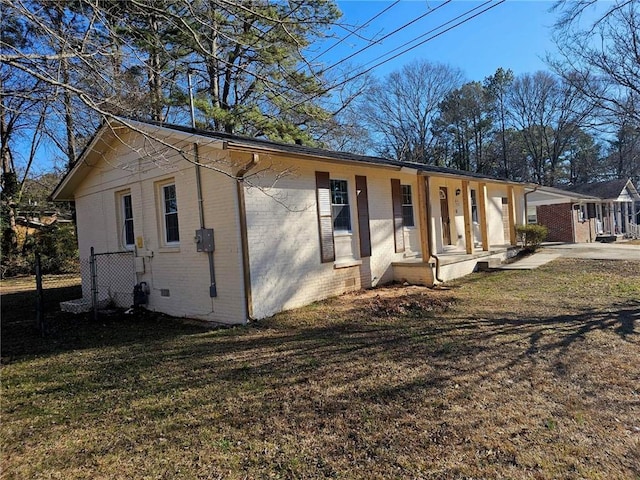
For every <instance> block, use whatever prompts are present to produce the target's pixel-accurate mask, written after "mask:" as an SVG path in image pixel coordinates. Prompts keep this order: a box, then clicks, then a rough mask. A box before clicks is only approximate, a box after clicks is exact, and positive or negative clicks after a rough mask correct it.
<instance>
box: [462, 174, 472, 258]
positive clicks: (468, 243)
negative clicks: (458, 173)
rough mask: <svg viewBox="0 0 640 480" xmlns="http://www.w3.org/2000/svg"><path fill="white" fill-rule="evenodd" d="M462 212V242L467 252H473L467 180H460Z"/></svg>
mask: <svg viewBox="0 0 640 480" xmlns="http://www.w3.org/2000/svg"><path fill="white" fill-rule="evenodd" d="M462 202H463V203H462V214H463V215H464V244H465V248H466V251H467V253H468V254H471V253H473V231H472V225H471V206H470V205H471V197H470V196H469V181H468V180H463V181H462Z"/></svg>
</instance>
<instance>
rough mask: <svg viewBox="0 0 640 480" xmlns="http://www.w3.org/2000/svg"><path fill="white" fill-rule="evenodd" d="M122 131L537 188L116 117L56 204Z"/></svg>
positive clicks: (56, 194) (69, 195) (63, 185)
mask: <svg viewBox="0 0 640 480" xmlns="http://www.w3.org/2000/svg"><path fill="white" fill-rule="evenodd" d="M119 129H127V130H129V131H132V132H135V133H138V134H140V135H143V136H145V137H148V138H150V139H153V140H155V141H157V142H159V143H160V144H161V145H162V144H164V145H165V146H166V147H167V148H174V147H173V145H172V143H171V142H172V141H173V140H176V139H179V140H180V141H181V142H188V143H190V144H194V143H195V144H198V145H201V146H202V145H207V146H214V147H215V148H220V149H226V150H232V151H238V152H247V153H261V152H263V153H268V154H273V155H278V156H282V157H289V158H304V159H308V160H319V161H323V162H330V163H337V164H342V165H344V164H349V165H358V166H367V167H372V168H381V169H386V170H393V171H400V172H402V173H407V174H411V175H419V176H437V177H445V178H455V179H459V180H468V181H475V182H483V183H484V182H486V183H499V184H505V185H517V186H524V187H533V186H534V185H532V184H526V183H522V182H514V181H510V180H506V179H498V178H494V177H489V176H483V175H481V174H476V173H472V172H469V173H467V172H463V171H457V170H453V169H448V168H444V167H431V166H427V165H423V164H418V163H411V162H401V161H395V160H390V159H383V158H378V157H369V156H366V155H355V154H349V153H344V152H334V151H330V150H322V149H318V148H311V147H304V146H298V145H288V144H278V143H276V142H270V141H264V140H261V139H251V138H243V137H238V136H234V135H229V134H224V133H218V132H206V131H202V130H197V129H191V128H187V127H180V126H175V125H172V126H163V125H160V124H156V123H148V122H141V121H137V120H129V119H125V118H120V117H113V118H111V119H109V120H107V121H105V122H104V123H103V124H102V125H101V126H100V128H98V130H97V131H96V133H95V135H94V136H93V138H92V139H91V141H90V142H89V144H88V145H87V147H86V148H85V149H84V150H83V152H82V154H81V155H80V157H79V158H78V161H77V162H76V164H75V165H74V167H73V168H72V169H71V170H70V171H69V172H68V173H67V174H66V175H65V177H64V178H63V179H62V180H61V182H60V183H59V184H58V186H57V187H56V188H55V190H54V191H53V193H52V194H51V198H52V199H53V200H55V201H71V200H74V192H75V191H76V189H77V188H78V186H79V185H80V183H81V182H82V181H83V180H84V178H85V177H86V176H87V175H88V173H89V172H90V171H91V169H92V168H95V167H96V165H97V163H98V162H99V160H100V157H99V155H100V154H101V152H102V150H101V148H102V149H104V148H106V147H107V146H108V145H109V144H110V143H113V142H117V141H120V142H121V143H122V144H125V142H123V141H122V139H121V138H119V137H120V135H119V132H118V130H119Z"/></svg>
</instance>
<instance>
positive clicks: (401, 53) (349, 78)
mask: <svg viewBox="0 0 640 480" xmlns="http://www.w3.org/2000/svg"><path fill="white" fill-rule="evenodd" d="M492 1H493V0H488V1H486V2H485V3H483V4H482V5H480V7H482V6H484V5H487V4H488V3H491V2H492ZM505 1H506V0H500V1H499V2H498V3H495V4H493V5H491V6H489V7H487V8H485V9H484V10H481V11H480V12H478V13H475V14H474V15H472V16H470V17H467V18H465V19H463V20H461V21H459V22H458V23H456V24H454V25H452V26H450V27H449V28H446V29H445V30H442V31H441V32H438V33H436V34H435V35H432V36H430V37H428V38H426V39H425V40H423V41H421V42H419V43H417V44H415V45H413V46H411V47H409V48H406V49H405V50H402V51H401V52H399V53H397V54H395V55H393V56H392V57H389V58H387V59H386V60H383V61H381V62H379V63H376V64H375V65H373V66H371V67H369V68H367V69H366V70H363V71H361V72H358V73H357V74H355V75H352V76H350V77H347V78H346V79H344V80H342V81H341V82H338V83H336V84H335V85H332V86H331V87H329V88H327V89H325V90H324V91H322V92H319V93H316V94H314V95H312V96H310V97H308V98H307V99H305V100H304V101H302V102H298V103H296V104H294V105H291V106H288V107H287V108H286V110H292V109H295V108H297V107H299V106H300V105H302V104H304V103H307V102H309V101H311V100H314V99H316V98H318V97H320V96H322V95H324V94H326V93H328V92H329V91H331V90H334V89H336V88H338V87H341V86H342V85H345V84H346V83H349V82H351V81H352V80H355V79H356V78H358V77H361V76H363V75H366V74H367V73H369V72H370V71H372V70H374V69H376V68H378V67H380V66H382V65H384V64H385V63H387V62H390V61H391V60H394V59H396V58H398V57H399V56H401V55H404V54H405V53H407V52H409V51H411V50H413V49H415V48H417V47H420V46H422V45H424V44H425V43H427V42H430V41H431V40H433V39H435V38H437V37H439V36H441V35H443V34H445V33H447V32H449V31H451V30H453V29H454V28H456V27H459V26H460V25H462V24H464V23H467V22H468V21H470V20H473V19H474V18H476V17H478V16H480V15H482V14H483V13H485V12H487V11H489V10H491V9H492V8H495V7H497V6H498V5H500V4H502V3H504V2H505ZM480 7H474V8H472V9H470V10H468V11H467V12H465V13H464V14H462V15H459V16H458V17H456V18H460V17H462V16H466V15H468V14H469V13H471V12H473V11H474V10H477V9H478V8H480ZM451 21H452V20H450V21H448V22H445V23H443V24H441V25H439V26H438V27H436V28H435V29H434V30H439V29H440V28H442V27H443V26H444V25H447V24H449V23H451ZM415 40H416V39H414V40H412V41H411V42H408V43H412V42H413V41H415ZM396 50H397V49H396ZM386 55H388V53H387V54H385V55H382V56H381V57H384V56H386ZM381 57H378V58H381ZM374 61H375V60H374Z"/></svg>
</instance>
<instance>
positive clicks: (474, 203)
mask: <svg viewBox="0 0 640 480" xmlns="http://www.w3.org/2000/svg"><path fill="white" fill-rule="evenodd" d="M471 221H472V222H475V223H478V203H477V199H476V191H475V190H471Z"/></svg>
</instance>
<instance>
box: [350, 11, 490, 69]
mask: <svg viewBox="0 0 640 480" xmlns="http://www.w3.org/2000/svg"><path fill="white" fill-rule="evenodd" d="M492 1H493V0H488V1H486V2H484V3H482V4H480V5H478V6H477V7H474V8H472V9H471V10H467V11H466V12H464V13H461V14H460V15H458V16H457V17H454V18H452V19H451V20H449V21H448V22H445V23H442V24H440V25H438V26H437V27H435V28H432V29H431V30H429V31H428V32H424V33H423V34H421V35H418V36H417V37H415V38H413V39H411V40H409V41H408V42H405V43H403V44H402V45H399V46H397V47H395V48H392V49H391V50H389V51H388V52H386V53H383V54H382V55H380V56H378V57H376V58H374V59H373V60H369V61H368V62H366V63H365V64H363V65H361V67H366V66H367V65H370V64H371V63H373V62H376V61H378V60H380V59H381V58H384V57H386V56H387V55H391V54H392V53H393V52H397V51H398V50H400V49H401V48H403V47H406V46H407V45H410V44H412V43H413V42H415V41H417V40H420V39H421V38H424V37H426V36H427V35H429V34H431V33H433V32H435V31H438V30H440V29H441V28H442V27H444V26H446V25H449V24H450V23H453V22H455V21H456V20H459V19H460V18H462V17H466V16H467V15H469V14H470V13H471V12H474V11H475V10H478V9H480V8H482V7H484V6H485V5H487V4H489V3H491V2H492ZM497 5H499V4H496V5H495V6H497ZM416 46H417V45H416ZM394 58H395V57H394Z"/></svg>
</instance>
